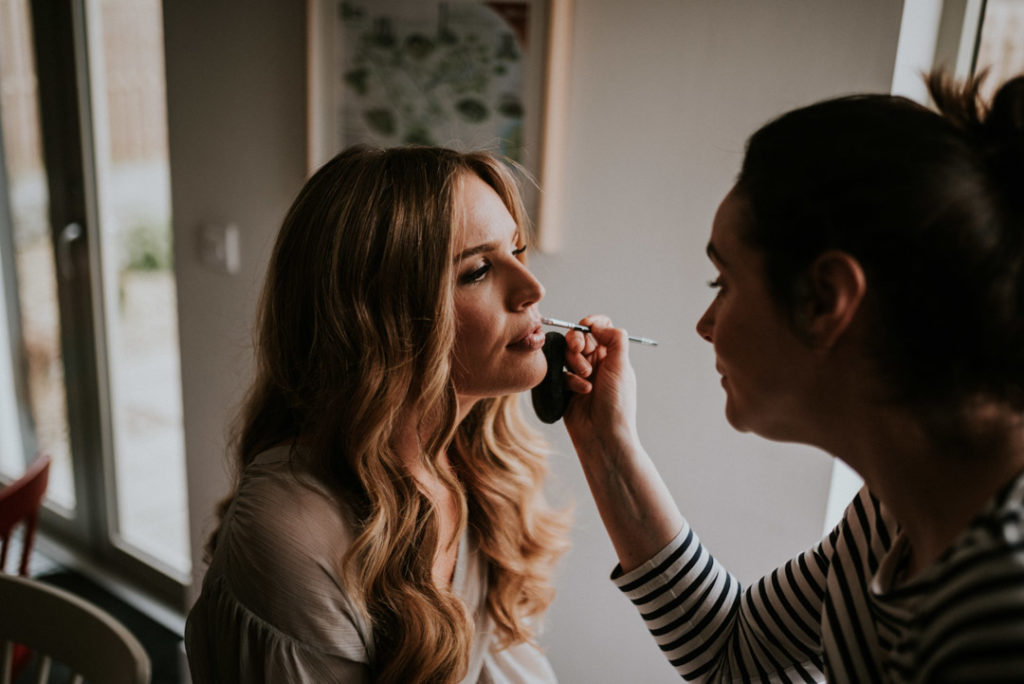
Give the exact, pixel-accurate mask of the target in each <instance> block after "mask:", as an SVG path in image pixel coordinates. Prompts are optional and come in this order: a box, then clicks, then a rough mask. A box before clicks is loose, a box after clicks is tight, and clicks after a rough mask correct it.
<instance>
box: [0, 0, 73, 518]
mask: <svg viewBox="0 0 1024 684" xmlns="http://www.w3.org/2000/svg"><path fill="white" fill-rule="evenodd" d="M29 16H30V15H29V8H28V2H27V0H0V112H2V119H3V137H4V157H5V158H4V160H3V163H4V164H5V168H6V172H7V183H8V187H7V195H8V198H9V201H10V209H11V216H10V219H11V224H12V225H10V226H6V225H4V224H5V223H6V221H0V230H11V232H12V236H11V237H12V242H13V244H14V251H15V254H14V260H15V280H16V282H17V295H18V297H17V299H18V303H19V306H20V309H21V332H22V342H23V344H24V347H25V354H26V358H27V362H28V368H27V372H28V392H29V404H30V406H29V408H30V411H31V414H32V419H33V422H34V425H35V435H34V437H35V447H36V449H37V450H38V451H40V452H46V453H49V454H50V455H51V457H52V458H53V464H52V465H51V466H50V484H49V487H48V489H47V499H48V500H49V501H50V502H52V503H56V504H59V506H61V507H63V508H65V509H68V510H70V509H73V508H74V506H75V490H74V481H73V476H72V469H71V450H70V446H69V442H68V420H67V397H66V394H65V391H64V362H63V358H62V356H61V347H60V339H61V336H60V318H59V314H58V311H59V309H58V304H57V270H56V265H55V263H54V251H53V240H52V237H51V230H50V223H49V208H48V205H49V195H48V191H47V187H46V168H45V166H44V164H43V157H42V147H41V144H40V137H39V133H40V131H39V101H38V94H37V87H36V73H35V63H34V61H33V51H32V32H31V30H30V21H29ZM10 313H11V312H8V314H10ZM5 321H6V319H5ZM4 334H5V335H6V334H7V333H6V331H4Z"/></svg>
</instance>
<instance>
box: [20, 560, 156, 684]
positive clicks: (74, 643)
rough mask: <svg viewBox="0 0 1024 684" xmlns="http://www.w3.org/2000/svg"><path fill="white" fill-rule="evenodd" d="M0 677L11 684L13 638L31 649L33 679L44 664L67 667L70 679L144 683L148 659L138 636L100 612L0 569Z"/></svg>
mask: <svg viewBox="0 0 1024 684" xmlns="http://www.w3.org/2000/svg"><path fill="white" fill-rule="evenodd" d="M0 606H3V610H0V655H2V663H0V682H2V684H10V683H11V669H10V662H11V660H12V658H13V653H14V643H13V642H17V643H19V644H24V645H25V646H27V647H29V648H30V649H32V650H33V651H34V652H35V654H36V659H37V661H38V662H37V664H36V681H37V682H40V683H42V682H47V681H49V675H50V666H51V664H52V663H53V662H59V663H62V664H63V665H65V666H67V667H68V668H70V670H71V673H72V679H71V681H72V682H81V681H82V679H83V678H84V679H85V680H87V681H90V682H97V683H99V682H104V683H109V684H148V683H149V680H150V661H149V656H148V655H146V651H145V649H143V647H142V644H140V643H139V640H138V639H136V638H135V636H134V635H133V634H132V633H131V632H129V631H128V630H127V629H126V628H125V626H124V625H122V624H121V623H120V622H118V621H117V620H116V619H115V618H114V617H113V616H111V615H110V614H109V613H107V612H106V611H104V610H102V609H101V608H99V607H97V606H95V605H93V604H92V603H90V602H88V601H86V600H85V599H82V598H80V597H78V596H75V595H74V594H72V593H70V592H67V591H64V590H63V589H60V588H58V587H55V586H53V585H50V584H46V583H45V582H41V581H39V580H35V579H30V578H28V577H19V576H17V575H8V574H3V573H0Z"/></svg>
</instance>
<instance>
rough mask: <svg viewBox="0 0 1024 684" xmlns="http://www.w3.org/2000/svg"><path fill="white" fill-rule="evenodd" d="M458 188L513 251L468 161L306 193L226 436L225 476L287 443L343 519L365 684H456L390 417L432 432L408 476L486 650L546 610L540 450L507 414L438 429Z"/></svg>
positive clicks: (413, 162)
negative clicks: (463, 563) (492, 633)
mask: <svg viewBox="0 0 1024 684" xmlns="http://www.w3.org/2000/svg"><path fill="white" fill-rule="evenodd" d="M467 173H471V174H475V175H477V176H479V177H480V178H481V179H482V180H484V181H485V182H487V183H488V184H489V185H490V186H491V187H492V188H494V190H495V191H496V192H497V193H498V195H499V196H500V197H501V199H502V201H503V202H504V204H505V206H506V207H507V208H508V209H509V212H510V213H511V214H512V216H513V218H514V219H515V221H516V223H517V224H518V225H519V227H520V233H521V234H523V233H525V232H526V231H527V229H528V222H527V218H526V213H525V211H524V209H523V205H522V201H521V199H520V195H519V191H518V187H517V185H516V182H515V178H514V177H513V176H512V174H511V173H510V172H509V170H508V169H507V168H506V167H505V166H504V165H503V164H502V163H500V162H499V161H497V160H496V159H494V158H493V157H491V156H490V155H487V154H483V153H459V152H455V151H452V150H446V149H439V148H394V149H388V150H377V149H370V148H365V147H356V148H350V149H348V150H346V151H344V152H343V153H341V154H340V155H338V156H337V157H335V158H334V159H333V160H331V161H330V162H328V163H327V164H326V165H324V166H323V167H322V168H321V169H320V170H319V171H318V172H317V173H316V174H315V175H314V176H313V177H312V178H311V179H310V180H309V181H308V182H307V184H306V185H305V187H304V188H303V189H302V191H301V192H300V193H299V196H298V198H297V199H296V200H295V202H294V204H293V205H292V207H291V209H290V211H289V213H288V215H287V217H286V218H285V221H284V224H283V226H282V228H281V232H280V234H279V236H278V239H277V244H276V246H275V248H274V252H273V256H272V258H271V262H270V267H269V271H268V274H267V280H266V284H265V287H264V291H263V296H262V301H261V308H260V318H259V323H258V328H257V330H258V332H257V341H256V354H257V363H258V367H257V374H256V379H255V382H254V384H253V386H252V388H251V389H250V392H249V395H248V396H247V399H246V401H245V403H244V405H243V408H242V412H241V416H240V421H239V434H238V438H237V449H236V467H237V470H236V472H237V473H240V472H241V470H242V469H244V468H245V466H246V465H247V464H248V463H250V462H251V461H252V460H253V459H254V458H255V457H256V456H257V455H258V454H259V453H260V452H262V451H265V450H266V449H269V448H270V447H273V446H275V445H279V444H288V443H291V444H297V443H301V444H302V445H303V449H304V450H305V451H307V452H309V453H311V454H312V457H313V461H314V467H315V468H316V469H317V470H318V471H319V473H320V475H321V476H322V477H323V479H324V480H325V481H326V482H327V483H328V484H329V485H330V486H331V487H332V488H333V490H334V491H335V492H336V493H337V495H338V496H339V498H341V499H343V500H344V501H345V503H346V504H348V505H349V506H350V507H351V509H352V510H353V511H354V512H355V514H356V518H357V520H358V526H359V527H358V530H357V538H356V539H355V541H354V543H353V544H352V546H351V547H350V548H349V550H348V551H347V553H346V554H345V555H344V558H343V559H341V561H340V563H339V568H338V571H339V574H341V575H342V576H343V577H344V578H345V582H346V586H348V587H350V588H352V590H351V595H352V598H353V599H354V600H355V602H356V603H357V605H359V606H360V607H361V608H362V609H363V611H364V612H365V614H366V616H367V617H368V618H369V620H370V621H371V622H372V625H373V632H374V650H373V653H372V654H371V660H372V662H371V668H372V669H373V671H374V676H375V680H376V681H379V682H396V683H397V682H402V683H405V682H457V681H459V680H461V679H462V678H463V677H464V676H465V672H466V669H467V667H468V660H469V652H470V647H471V644H472V641H473V624H472V621H471V619H470V616H469V615H468V613H467V611H466V607H465V606H464V604H463V603H462V601H461V600H460V599H459V598H458V597H457V596H455V595H454V594H453V593H452V592H451V591H450V590H448V589H443V588H439V587H438V586H437V585H436V584H435V582H434V581H433V577H432V565H433V560H434V555H435V552H436V549H437V547H438V543H439V539H438V516H437V511H436V510H435V507H434V505H433V504H432V502H431V500H430V499H429V498H428V497H427V496H425V495H424V493H423V492H422V491H421V490H420V489H419V487H417V484H416V481H415V480H414V479H413V478H412V476H411V475H410V474H409V472H408V470H407V468H406V467H404V466H403V463H402V461H401V460H400V458H399V456H398V454H397V453H396V452H395V450H394V449H393V447H392V445H391V438H392V435H393V434H394V433H395V432H396V430H397V428H398V426H399V425H400V421H402V420H403V409H404V408H405V407H408V406H410V405H413V404H414V405H416V406H417V407H418V409H419V410H420V412H421V415H430V416H432V417H439V420H432V421H431V423H430V425H431V427H430V428H429V429H428V430H427V431H426V433H427V436H426V438H425V439H424V440H423V451H424V456H423V458H424V459H425V460H426V466H427V468H428V469H429V470H430V471H431V472H432V473H433V474H435V475H437V476H438V477H439V478H440V479H441V481H442V482H443V484H444V485H445V486H446V487H447V488H448V489H449V490H450V491H452V492H453V494H455V495H456V500H457V501H459V502H460V513H459V525H458V529H459V530H462V529H464V527H465V526H466V525H469V526H470V528H471V529H472V530H473V531H474V533H475V535H476V539H477V542H478V543H479V547H480V550H481V552H482V554H483V556H484V557H485V560H486V564H487V575H488V589H487V599H486V601H487V609H488V612H489V614H490V616H491V617H492V618H493V621H494V624H495V627H496V631H497V634H498V637H499V643H500V644H501V645H503V646H507V645H511V644H514V643H519V642H523V641H527V640H532V639H533V633H532V632H531V628H530V626H529V624H528V620H527V618H528V617H529V616H532V615H537V614H539V613H542V612H543V611H544V610H545V609H546V608H547V606H548V604H549V603H550V601H551V599H552V597H553V590H552V587H551V585H550V577H551V574H552V571H553V567H554V565H555V563H556V562H557V559H558V558H559V556H560V555H561V553H562V552H563V551H564V550H565V548H566V546H567V544H566V528H567V516H566V513H565V512H563V511H556V510H554V509H552V508H550V507H549V506H548V504H547V503H546V502H545V499H544V496H543V492H542V489H543V482H544V478H545V475H546V450H545V449H546V448H545V445H544V444H543V442H542V440H540V438H539V436H538V435H537V434H536V432H535V431H533V430H532V429H531V428H530V427H529V425H528V424H527V423H526V422H524V420H523V419H522V417H521V415H520V413H519V408H518V403H519V402H518V400H517V397H515V396H508V397H500V398H493V399H487V400H483V401H480V402H478V403H477V404H476V405H475V406H474V408H473V409H472V411H471V412H470V413H469V415H468V416H467V417H466V418H465V419H464V420H463V421H462V422H461V424H458V425H457V424H456V398H455V389H454V386H453V383H452V378H451V372H450V363H451V360H450V355H451V350H452V346H453V343H454V338H455V323H454V318H455V317H454V308H453V294H454V292H453V288H454V274H453V269H454V266H453V250H454V246H453V245H454V239H455V236H454V226H455V225H457V218H458V215H457V212H458V210H459V209H458V207H456V202H455V197H456V193H457V189H458V184H459V183H460V182H461V180H462V178H464V177H465V174H467ZM446 455H447V457H448V459H449V461H450V463H451V466H452V467H451V469H450V471H449V470H448V469H445V468H443V467H441V460H442V459H443V458H444V457H445V456H446ZM229 502H230V498H229V499H228V501H226V502H225V503H223V504H222V508H221V513H222V514H223V512H224V511H225V510H226V508H227V504H228V503H229ZM215 544H216V532H215V533H214V535H213V536H212V537H211V541H210V545H209V548H210V550H212V549H213V547H214V546H215Z"/></svg>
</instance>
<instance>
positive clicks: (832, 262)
mask: <svg viewBox="0 0 1024 684" xmlns="http://www.w3.org/2000/svg"><path fill="white" fill-rule="evenodd" d="M808 276H809V277H808V279H809V283H808V284H809V285H810V288H809V289H810V293H809V294H810V297H809V302H808V307H809V311H808V312H807V314H808V315H807V332H808V336H809V338H810V339H811V340H812V341H813V344H814V346H815V347H817V348H819V349H830V348H832V347H833V346H835V344H836V342H838V341H839V339H840V338H841V337H842V336H843V333H845V332H846V331H847V330H848V329H849V327H850V323H851V322H852V321H853V319H854V317H855V316H856V314H857V311H859V310H860V305H861V302H862V301H863V300H864V294H865V292H866V291H867V278H866V277H865V275H864V269H863V268H862V267H861V265H860V262H859V261H857V259H856V258H854V257H853V256H852V255H850V254H848V253H847V252H842V251H839V250H829V251H827V252H824V253H822V254H821V255H819V256H818V258H817V259H815V260H814V263H813V264H812V265H811V268H810V271H809V273H808Z"/></svg>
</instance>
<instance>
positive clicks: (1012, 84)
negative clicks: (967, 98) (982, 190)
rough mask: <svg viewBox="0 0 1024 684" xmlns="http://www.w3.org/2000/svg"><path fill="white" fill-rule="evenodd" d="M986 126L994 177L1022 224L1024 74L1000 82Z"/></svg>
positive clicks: (987, 153) (1014, 221)
mask: <svg viewBox="0 0 1024 684" xmlns="http://www.w3.org/2000/svg"><path fill="white" fill-rule="evenodd" d="M982 128H983V129H982V134H983V140H984V151H983V154H984V155H985V161H986V163H987V165H988V167H989V169H990V174H991V177H992V179H993V181H995V186H996V187H997V188H998V190H999V193H1000V194H1001V196H1002V197H1003V201H1004V202H1005V203H1006V204H1005V206H1006V207H1007V208H1008V209H1009V210H1010V212H1011V213H1010V216H1011V217H1013V218H1011V223H1012V224H1013V225H1019V221H1020V220H1021V218H1024V75H1022V76H1017V77H1016V78H1013V79H1010V80H1009V81H1007V82H1006V83H1004V84H1003V85H1002V86H1000V88H999V90H998V91H997V92H996V94H995V97H993V98H992V104H991V106H990V107H989V110H988V113H987V114H986V115H985V120H984V123H983V127H982ZM1018 230H1019V228H1018Z"/></svg>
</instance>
